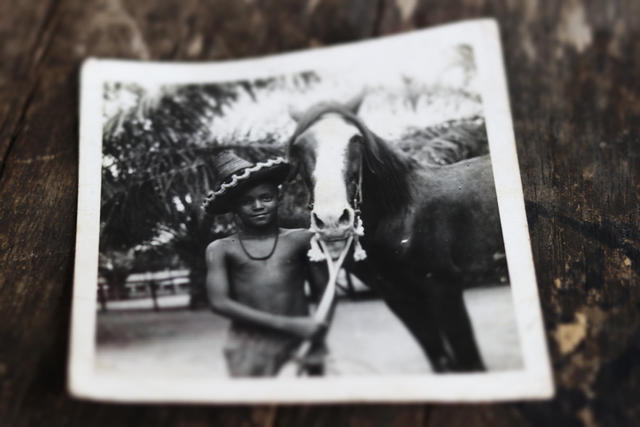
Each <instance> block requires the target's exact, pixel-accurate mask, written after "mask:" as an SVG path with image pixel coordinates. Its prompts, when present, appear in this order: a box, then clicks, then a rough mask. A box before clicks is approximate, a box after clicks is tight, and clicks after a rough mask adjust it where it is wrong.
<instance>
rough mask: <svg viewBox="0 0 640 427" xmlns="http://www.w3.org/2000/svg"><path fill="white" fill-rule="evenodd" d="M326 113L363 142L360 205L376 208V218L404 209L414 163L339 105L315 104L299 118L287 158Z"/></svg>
mask: <svg viewBox="0 0 640 427" xmlns="http://www.w3.org/2000/svg"><path fill="white" fill-rule="evenodd" d="M329 113H335V114H338V115H340V116H341V117H342V118H343V119H345V120H346V121H347V122H349V123H351V124H353V125H354V126H356V127H357V128H358V130H359V131H360V133H361V134H362V136H363V138H364V143H363V160H364V161H363V172H362V173H363V175H362V181H363V182H362V187H363V188H362V197H363V203H364V204H367V205H368V204H370V203H371V205H373V206H375V207H376V211H377V213H378V215H379V216H384V215H387V214H392V213H394V212H397V211H398V210H399V209H401V208H403V207H404V206H406V205H407V204H408V203H409V202H410V200H411V176H412V171H413V170H414V169H415V167H416V165H417V163H416V162H415V161H414V160H413V159H411V158H410V157H408V156H406V155H405V154H404V153H401V152H399V151H397V150H395V149H393V147H391V145H390V144H389V143H388V142H386V141H385V140H384V139H382V138H381V137H379V136H378V135H376V134H375V133H373V132H372V131H371V130H370V129H369V128H368V127H367V126H366V125H365V123H364V122H363V121H362V119H361V118H360V117H358V116H357V115H356V114H354V113H353V112H352V111H351V110H349V109H348V108H346V107H345V106H344V105H342V104H338V103H320V104H316V105H314V106H312V107H311V108H309V109H308V110H306V111H305V113H304V114H302V116H301V117H298V118H297V122H298V125H297V127H296V130H295V131H294V133H293V135H292V136H291V138H290V140H289V142H288V144H287V146H288V151H289V154H291V146H292V145H293V142H294V141H295V140H296V138H297V137H298V136H300V134H302V133H303V132H304V131H305V130H307V129H308V128H310V127H311V126H313V124H314V123H316V122H317V121H318V120H319V119H320V118H321V117H322V116H324V115H325V114H329ZM289 158H291V156H289Z"/></svg>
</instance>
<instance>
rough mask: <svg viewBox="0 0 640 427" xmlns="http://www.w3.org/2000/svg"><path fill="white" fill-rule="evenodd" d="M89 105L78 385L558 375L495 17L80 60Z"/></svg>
mask: <svg viewBox="0 0 640 427" xmlns="http://www.w3.org/2000/svg"><path fill="white" fill-rule="evenodd" d="M80 115H81V123H80V171H79V174H80V175H79V179H80V187H79V202H78V203H79V208H78V235H77V251H76V252H77V255H76V271H75V280H74V298H73V319H72V331H71V355H70V359H69V388H70V391H71V392H72V393H73V394H74V395H76V396H78V397H84V398H91V399H104V400H120V401H149V402H159V401H175V402H194V403H196V402H235V403H250V402H329V401H333V402H339V401H400V402H401V401H491V400H508V399H522V398H546V397H549V396H551V395H552V393H553V384H552V379H551V374H550V366H549V361H548V354H547V349H546V343H545V338H544V334H543V327H542V319H541V315H540V309H539V302H538V297H537V287H536V279H535V272H534V269H533V263H532V258H531V249H530V244H529V237H528V230H527V223H526V216H525V212H524V202H523V197H522V189H521V184H520V176H519V171H518V162H517V156H516V150H515V143H514V139H513V138H514V137H513V130H512V124H511V116H510V112H509V104H508V95H507V91H506V79H505V75H504V71H503V67H502V58H501V50H500V45H499V37H498V33H497V27H496V25H495V23H494V22H493V21H490V20H478V21H469V22H463V23H458V24H452V25H447V26H443V27H437V28H434V29H429V30H423V31H419V32H414V33H408V34H404V35H398V36H392V37H386V38H381V39H376V40H371V41H366V42H360V43H353V44H349V45H343V46H338V47H332V48H323V49H313V50H310V51H304V52H296V53H290V54H282V55H276V56H271V57H264V58H256V59H243V60H238V61H230V62H223V63H202V64H197V63H192V64H186V63H174V64H171V63H151V62H147V63H145V62H131V61H117V60H102V59H90V60H88V61H87V62H86V63H85V65H84V67H83V71H82V84H81V111H80Z"/></svg>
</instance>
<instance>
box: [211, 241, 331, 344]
mask: <svg viewBox="0 0 640 427" xmlns="http://www.w3.org/2000/svg"><path fill="white" fill-rule="evenodd" d="M225 258H226V250H225V248H224V245H223V244H222V243H221V242H220V241H217V242H213V243H212V244H210V245H209V246H208V247H207V251H206V261H207V279H206V280H207V282H206V284H207V291H208V292H207V293H208V297H209V303H210V304H211V308H212V309H213V311H215V312H217V313H219V314H221V315H223V316H226V317H228V318H230V319H232V320H239V321H243V322H247V323H252V324H255V325H260V326H264V327H267V328H271V329H275V330H278V331H282V332H288V333H291V334H293V335H296V336H298V337H301V338H311V337H313V336H315V335H316V334H318V332H320V330H322V329H323V328H324V326H323V324H321V323H319V322H316V321H315V320H313V319H312V318H310V317H290V316H280V315H277V314H272V313H267V312H264V311H261V310H256V309H255V308H252V307H249V306H247V305H245V304H241V303H239V302H237V301H235V300H233V299H231V298H230V297H229V279H228V274H227V263H226V262H225Z"/></svg>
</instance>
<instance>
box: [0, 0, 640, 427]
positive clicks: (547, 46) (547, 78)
mask: <svg viewBox="0 0 640 427" xmlns="http://www.w3.org/2000/svg"><path fill="white" fill-rule="evenodd" d="M2 9H3V10H8V9H10V10H11V13H8V14H5V13H2V14H0V36H1V38H2V40H3V43H1V44H0V54H1V57H2V61H0V89H1V90H0V159H1V161H2V163H0V164H1V165H2V166H0V171H1V172H0V200H2V209H0V325H2V326H1V327H0V419H1V420H3V421H5V420H8V425H16V426H17V425H41V424H44V423H51V424H59V425H128V424H131V425H135V424H140V425H205V424H207V425H208V424H220V425H226V424H229V425H265V426H266V425H291V426H294V425H303V424H304V425H307V424H309V425H326V424H332V425H334V424H335V425H354V426H358V425H363V426H364V425H372V426H374V425H463V424H464V425H538V424H542V423H545V424H570V425H580V424H583V423H584V424H586V425H633V424H634V423H636V424H637V423H639V422H640V408H639V405H638V400H637V396H638V394H640V290H639V287H638V283H639V276H640V231H639V230H640V215H638V209H637V207H638V202H639V199H640V159H639V156H640V130H639V129H638V126H637V123H638V122H639V119H640V79H638V78H637V77H638V76H639V75H640V44H639V43H638V42H637V40H638V36H639V32H640V22H639V21H640V3H638V2H634V1H618V2H609V1H604V0H599V1H596V0H593V1H577V0H570V1H566V2H553V1H550V0H549V1H543V0H538V1H531V2H516V1H507V2H503V1H489V0H459V1H450V2H436V1H413V0H404V1H402V0H396V1H391V0H386V1H378V2H370V1H366V0H359V1H356V0H350V1H346V2H342V1H338V0H331V1H313V0H311V1H308V2H299V1H294V0H287V1H281V2H275V1H254V2H237V1H233V0H219V1H210V2H207V3H204V4H203V3H199V2H195V1H184V2H177V1H170V2H163V3H162V4H160V5H158V4H156V2H151V1H137V2H134V1H116V0H92V1H87V2H72V1H70V0H66V1H59V2H50V3H47V2H35V1H30V2H21V3H19V4H18V3H16V4H14V3H12V4H11V5H10V6H6V5H5V6H4V7H3V8H2ZM480 16H495V17H497V19H498V20H499V22H500V24H501V28H502V37H503V43H504V49H505V63H506V67H507V74H508V79H509V84H510V90H511V103H512V110H513V116H514V121H515V132H516V141H517V144H518V154H519V157H520V166H521V171H522V181H523V186H524V190H525V198H526V199H527V200H528V205H527V207H528V214H529V216H530V229H531V239H532V245H533V249H534V259H535V263H536V268H537V274H538V280H539V287H540V292H541V297H542V305H543V311H544V315H545V321H546V325H547V330H548V333H549V342H550V346H551V350H552V355H553V361H554V370H555V377H556V381H557V383H558V387H559V393H558V397H557V398H556V399H555V400H554V401H552V402H548V403H526V404H510V405H464V406H460V405H443V406H436V405H384V406H368V405H348V406H339V405H338V406H334V405H331V406H320V407H308V406H293V407H291V406H283V407H269V406H262V407H255V408H246V407H212V408H207V407H180V406H169V407H162V408H158V407H150V406H143V405H129V406H118V405H106V404H96V403H84V402H77V401H73V400H70V399H69V398H68V397H66V395H65V393H64V364H65V359H66V344H67V338H66V335H67V327H68V315H69V303H70V296H71V272H72V262H73V244H74V239H75V234H74V227H75V201H76V186H77V178H76V167H77V131H76V128H77V113H76V110H77V94H78V92H77V71H78V65H79V64H80V61H81V60H82V59H83V58H84V57H86V56H89V55H94V56H110V57H126V58H141V59H185V60H193V59H198V60H204V59H227V58H238V57H246V56H253V55H263V54H268V53H273V52H280V51H286V50H292V49H301V48H306V47H313V46H318V45H326V44H332V43H338V42H342V41H351V40H357V39H362V38H367V37H370V36H373V35H379V34H389V33H394V32H399V31H405V30H410V29H414V28H423V27H425V26H431V25H436V24H440V23H445V22H449V21H452V20H457V19H462V18H472V17H480ZM5 422H7V421H5ZM0 424H1V423H0Z"/></svg>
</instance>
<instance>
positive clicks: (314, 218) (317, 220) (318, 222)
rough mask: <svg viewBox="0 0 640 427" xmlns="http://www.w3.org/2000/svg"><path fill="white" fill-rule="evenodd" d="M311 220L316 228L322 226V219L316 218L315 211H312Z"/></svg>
mask: <svg viewBox="0 0 640 427" xmlns="http://www.w3.org/2000/svg"><path fill="white" fill-rule="evenodd" d="M313 220H314V222H315V223H316V227H317V228H324V221H322V220H321V219H320V218H318V215H316V213H315V212H314V213H313Z"/></svg>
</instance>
